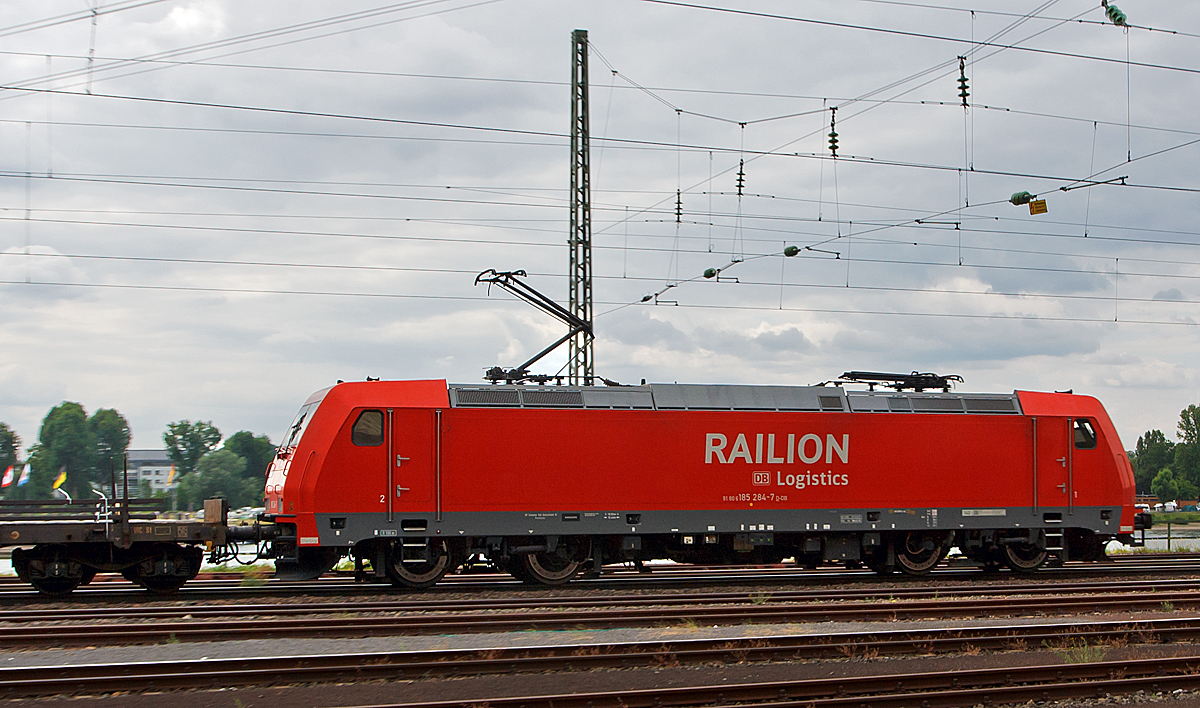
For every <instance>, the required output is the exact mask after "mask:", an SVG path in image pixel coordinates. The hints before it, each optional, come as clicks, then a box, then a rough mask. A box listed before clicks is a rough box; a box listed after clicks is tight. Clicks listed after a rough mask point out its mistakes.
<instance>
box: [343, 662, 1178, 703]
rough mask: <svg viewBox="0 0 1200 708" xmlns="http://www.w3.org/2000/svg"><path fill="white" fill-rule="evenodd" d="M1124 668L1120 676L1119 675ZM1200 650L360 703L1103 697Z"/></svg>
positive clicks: (1147, 682)
mask: <svg viewBox="0 0 1200 708" xmlns="http://www.w3.org/2000/svg"><path fill="white" fill-rule="evenodd" d="M1118 675H1122V677H1121V678H1117V676H1118ZM1197 680H1200V657H1185V658H1179V659H1164V660H1157V659H1143V660H1135V661H1129V662H1095V663H1086V664H1069V665H1044V666H1028V667H1013V668H1000V669H980V670H973V671H972V670H968V671H941V672H926V673H909V674H888V675H877V676H855V677H852V678H834V679H810V680H797V681H778V682H764V683H752V684H732V685H730V684H723V685H720V686H699V687H674V688H654V689H641V690H637V689H634V690H624V691H620V690H618V691H606V692H603V693H576V694H558V695H548V696H516V697H505V698H487V699H478V700H472V701H429V702H420V703H393V704H376V705H373V706H359V707H358V708H452V707H459V706H464V705H482V704H486V705H488V706H489V708H510V707H514V708H543V707H544V708H665V707H667V706H697V705H717V706H721V705H732V704H737V705H746V706H755V707H756V708H834V707H840V706H853V707H854V708H863V707H868V708H892V707H895V708H911V707H912V706H921V707H922V708H951V707H959V706H975V705H993V704H996V703H1011V704H1018V703H1024V702H1027V701H1049V700H1055V699H1060V700H1061V699H1067V698H1104V697H1107V696H1109V695H1112V694H1125V693H1134V692H1136V691H1141V690H1150V691H1152V692H1159V691H1162V690H1164V689H1170V688H1175V687H1181V688H1188V689H1190V688H1194V687H1195V685H1196V682H1197Z"/></svg>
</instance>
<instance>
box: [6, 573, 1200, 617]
mask: <svg viewBox="0 0 1200 708" xmlns="http://www.w3.org/2000/svg"><path fill="white" fill-rule="evenodd" d="M1185 591H1189V592H1192V591H1200V580H1196V579H1165V580H1129V581H1122V580H1118V581H1115V582H1114V581H1106V582H1061V583H988V584H983V585H963V586H951V587H940V586H934V587H928V586H923V587H896V588H863V587H854V588H835V589H823V590H771V591H761V592H750V591H735V592H729V591H722V592H708V593H670V594H663V595H608V596H597V595H591V594H589V595H576V596H568V597H563V596H555V597H536V596H535V597H529V596H524V597H500V598H464V599H443V598H438V597H436V596H434V597H428V598H426V597H420V598H405V599H384V600H366V601H351V602H346V601H345V600H344V599H340V601H338V602H304V603H256V604H251V605H248V604H244V603H239V604H236V605H232V604H213V605H186V606H179V605H177V604H171V605H148V606H137V607H52V608H42V607H36V608H31V609H20V610H0V622H9V623H25V622H48V621H72V620H73V621H104V620H112V619H122V620H132V619H168V618H174V619H182V618H188V619H200V618H205V617H246V616H264V615H267V616H271V617H287V616H296V615H304V616H311V615H321V614H337V615H339V616H345V615H346V614H347V613H359V614H362V613H371V612H432V611H440V612H470V611H481V610H489V611H498V610H519V609H545V608H551V607H554V608H562V607H573V608H595V607H602V608H613V607H670V606H684V605H715V604H734V605H738V604H746V603H751V604H766V603H772V604H779V603H799V602H810V603H811V602H820V601H837V602H845V601H847V600H874V601H876V602H879V601H888V602H892V601H896V600H900V599H940V600H949V599H952V598H967V597H981V596H999V597H1011V596H1015V595H1025V596H1034V597H1036V596H1055V597H1070V596H1072V595H1081V594H1094V593H1103V594H1104V595H1105V596H1117V595H1118V594H1121V593H1166V592H1172V593H1178V592H1185ZM1156 599H1158V598H1157V596H1156ZM1158 601H1159V602H1160V603H1161V602H1162V601H1163V600H1161V599H1158ZM1168 601H1169V600H1168Z"/></svg>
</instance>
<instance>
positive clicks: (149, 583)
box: [0, 498, 225, 595]
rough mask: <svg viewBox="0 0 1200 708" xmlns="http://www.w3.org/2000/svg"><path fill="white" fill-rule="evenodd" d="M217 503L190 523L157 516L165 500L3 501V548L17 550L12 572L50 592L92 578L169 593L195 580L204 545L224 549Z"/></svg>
mask: <svg viewBox="0 0 1200 708" xmlns="http://www.w3.org/2000/svg"><path fill="white" fill-rule="evenodd" d="M214 502H215V503H214ZM221 502H222V500H219V499H218V500H209V502H206V503H205V515H204V518H203V519H202V520H200V521H195V520H177V519H160V518H158V515H159V513H161V512H163V511H165V500H163V499H123V498H122V499H114V500H108V499H101V500H98V501H67V500H41V499H39V500H30V501H12V500H3V501H0V546H16V548H14V549H13V552H12V562H13V570H14V571H16V573H17V575H18V576H19V577H20V578H21V579H22V580H24V581H25V582H28V583H30V584H32V585H33V586H34V587H36V588H37V589H38V590H40V591H42V592H44V593H47V594H52V595H60V594H64V593H68V592H70V591H71V590H74V589H75V588H76V587H78V586H79V585H86V584H87V583H89V582H91V580H92V578H93V577H95V575H96V573H97V572H110V573H121V574H122V575H123V576H125V578H127V579H128V580H130V581H132V582H135V583H137V584H139V585H142V586H143V587H145V588H147V589H149V590H152V591H156V592H170V591H173V590H176V589H178V588H179V587H180V586H181V585H183V583H185V582H187V581H188V580H190V579H192V578H194V577H196V573H197V572H199V570H200V563H201V560H202V558H203V550H202V545H201V544H204V545H209V546H210V547H213V546H216V547H220V546H223V545H224V544H225V519H224V516H225V507H224V505H223V504H222V503H221Z"/></svg>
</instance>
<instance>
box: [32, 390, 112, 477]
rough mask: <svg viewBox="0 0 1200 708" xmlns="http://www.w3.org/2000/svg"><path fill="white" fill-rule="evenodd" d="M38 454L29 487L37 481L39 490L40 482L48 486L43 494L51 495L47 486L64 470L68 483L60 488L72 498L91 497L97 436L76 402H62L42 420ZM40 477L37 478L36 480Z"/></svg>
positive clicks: (85, 413)
mask: <svg viewBox="0 0 1200 708" xmlns="http://www.w3.org/2000/svg"><path fill="white" fill-rule="evenodd" d="M38 445H39V447H40V450H39V453H40V454H39V455H35V456H34V457H35V458H36V462H37V464H35V465H34V466H33V475H32V476H31V478H30V486H33V483H34V482H38V483H39V484H38V485H37V487H36V488H37V490H38V491H39V492H40V491H41V490H42V488H43V487H42V484H41V482H44V481H46V479H45V478H46V477H47V475H49V478H48V483H47V484H46V486H45V493H46V495H47V496H48V495H49V494H50V485H52V484H53V483H54V480H55V479H56V478H57V477H58V475H59V473H60V472H62V471H66V473H67V480H66V482H64V483H63V485H62V487H63V489H65V490H66V491H67V492H68V493H69V494H70V495H71V497H72V498H73V499H80V500H82V499H89V498H91V497H92V494H91V485H90V484H89V481H90V480H91V478H92V476H93V474H94V473H95V469H96V436H95V434H93V433H92V429H91V427H90V426H89V425H88V417H87V412H86V411H84V410H83V406H81V405H79V404H78V403H72V402H70V401H64V402H62V403H61V404H59V405H57V406H55V407H54V408H51V409H50V412H49V413H47V414H46V418H45V419H44V420H43V421H42V429H41V431H40V432H39V433H38ZM35 478H40V479H35Z"/></svg>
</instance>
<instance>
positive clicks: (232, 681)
mask: <svg viewBox="0 0 1200 708" xmlns="http://www.w3.org/2000/svg"><path fill="white" fill-rule="evenodd" d="M1197 636H1200V617H1191V618H1184V619H1171V620H1148V621H1144V622H1138V623H1128V622H1086V623H1080V622H1058V623H1041V624H1034V625H1020V624H1016V625H1006V626H993V627H977V628H953V629H935V630H930V629H921V630H897V631H888V632H869V633H841V634H833V635H803V636H785V637H776V636H763V637H749V638H741V639H716V640H684V641H668V642H662V641H653V642H637V643H627V644H621V643H606V644H603V645H599V644H597V645H588V646H578V645H563V646H538V647H522V648H513V649H486V650H449V651H404V652H381V653H361V654H341V655H334V656H291V657H269V658H244V659H205V660H201V661H163V662H147V663H137V664H114V665H78V664H74V663H73V664H70V665H65V666H53V667H47V666H37V667H21V668H0V697H3V698H23V697H32V696H44V695H57V694H84V693H86V694H97V693H109V692H116V691H133V692H137V691H148V690H154V691H161V690H166V689H196V688H206V687H231V686H251V685H253V686H264V685H289V684H298V683H304V684H310V683H321V682H352V681H355V682H356V681H367V680H411V679H429V678H441V677H450V676H457V677H463V676H475V675H483V674H500V673H514V672H516V673H519V672H543V671H567V670H573V671H579V670H587V669H598V668H636V667H646V666H664V665H680V666H682V665H697V664H714V663H717V664H724V663H740V662H754V661H780V660H789V661H794V660H803V659H828V658H846V657H851V658H854V657H874V656H886V655H912V654H925V655H928V654H939V653H946V652H964V651H966V652H978V651H980V650H988V651H992V650H995V651H1001V650H1014V649H1025V648H1027V647H1040V646H1043V645H1049V646H1055V645H1058V646H1067V645H1072V646H1102V645H1106V644H1107V645H1112V644H1116V643H1121V644H1124V645H1130V644H1146V643H1166V642H1176V641H1184V640H1191V639H1194V638H1196V637H1197ZM1198 671H1200V656H1185V657H1173V658H1157V659H1146V660H1126V661H1120V662H1102V661H1101V662H1091V663H1078V664H1055V665H1045V666H1034V667H1011V668H1003V669H986V670H974V671H953V672H934V673H921V674H917V673H903V674H889V675H886V676H873V677H872V676H865V677H864V676H854V677H852V678H850V677H843V678H835V679H819V680H804V681H787V682H782V683H771V684H747V685H743V686H730V685H722V686H719V687H716V686H714V687H700V688H687V689H666V690H661V691H626V692H620V691H617V692H606V693H604V694H572V695H565V696H540V697H539V696H526V697H520V698H513V699H504V698H501V699H487V703H488V704H489V705H492V706H508V705H521V704H524V705H526V706H527V707H528V708H533V707H534V706H540V705H547V706H548V705H549V704H550V703H551V702H552V703H553V705H554V706H557V707H558V708H563V707H564V706H580V708H585V707H586V706H588V705H591V706H592V708H598V707H603V706H626V707H633V706H654V705H664V706H665V705H697V704H716V705H722V704H727V703H733V702H748V701H764V700H765V701H767V702H769V703H771V704H772V705H793V704H795V705H799V703H794V702H796V701H801V702H805V704H807V702H810V701H818V703H817V705H830V706H833V705H849V704H850V702H851V701H853V702H854V704H856V705H857V704H861V703H866V704H868V705H873V706H874V705H878V706H892V705H908V706H912V705H925V703H924V701H926V700H928V701H929V705H946V706H949V705H975V704H977V703H988V702H992V703H1001V702H1010V701H1011V702H1020V701H1024V700H1029V699H1031V698H1032V699H1035V700H1046V699H1048V698H1062V697H1080V696H1091V697H1095V696H1098V695H1107V694H1109V693H1128V692H1133V691H1137V690H1155V691H1158V690H1168V689H1170V688H1174V687H1175V686H1188V687H1189V688H1190V687H1193V686H1195V685H1196V684H1195V682H1196V680H1197V677H1198ZM1082 682H1087V683H1082ZM1189 682H1190V683H1189ZM602 695H603V696H604V698H602V697H601V696H602ZM589 701H590V703H589ZM622 701H623V702H622ZM475 702H476V703H478V701H475ZM423 705H427V706H429V707H430V708H433V707H435V706H449V705H456V704H455V703H430V704H423Z"/></svg>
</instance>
